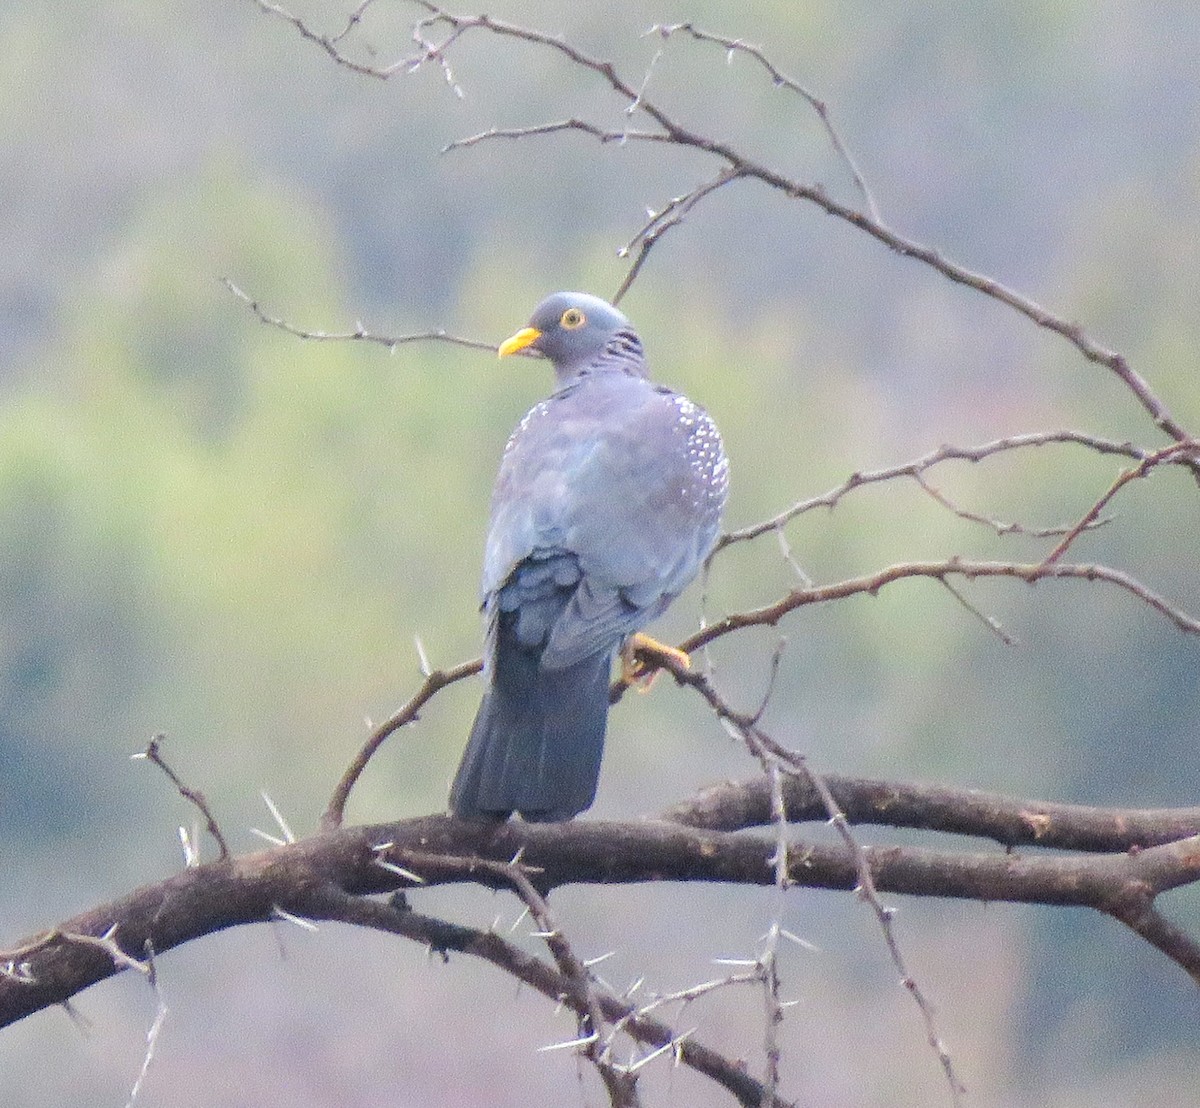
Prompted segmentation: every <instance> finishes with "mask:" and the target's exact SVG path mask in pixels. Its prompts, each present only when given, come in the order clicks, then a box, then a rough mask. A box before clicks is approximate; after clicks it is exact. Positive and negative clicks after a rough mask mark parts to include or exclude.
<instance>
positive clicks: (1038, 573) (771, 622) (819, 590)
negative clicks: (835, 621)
mask: <svg viewBox="0 0 1200 1108" xmlns="http://www.w3.org/2000/svg"><path fill="white" fill-rule="evenodd" d="M919 577H927V578H932V579H933V580H935V581H944V580H946V579H947V578H955V577H963V578H966V579H967V580H968V581H974V580H976V579H978V578H981V577H1009V578H1014V579H1016V580H1019V581H1024V582H1026V583H1027V584H1030V585H1034V584H1037V582H1039V581H1046V580H1061V579H1074V580H1080V581H1104V582H1106V583H1108V584H1110V585H1116V586H1117V587H1118V588H1121V589H1124V590H1125V591H1126V592H1128V593H1131V594H1132V595H1133V596H1136V597H1137V598H1138V599H1139V600H1141V601H1143V602H1144V603H1146V604H1148V605H1149V606H1150V607H1151V608H1153V609H1154V610H1155V611H1157V612H1159V613H1160V614H1161V615H1163V616H1166V618H1167V619H1169V620H1170V621H1171V622H1172V623H1173V624H1175V626H1176V627H1178V628H1179V630H1181V631H1186V632H1187V633H1188V634H1190V635H1200V619H1197V618H1196V617H1195V616H1193V615H1190V614H1189V613H1187V612H1185V611H1184V610H1183V609H1182V608H1177V607H1176V606H1175V605H1173V604H1171V603H1170V602H1169V601H1168V600H1166V599H1165V598H1164V597H1162V596H1160V595H1159V594H1158V593H1156V592H1154V591H1153V590H1151V589H1150V588H1148V587H1147V586H1146V585H1143V584H1142V583H1141V582H1140V581H1138V580H1137V579H1136V578H1134V577H1132V576H1130V575H1129V574H1128V573H1125V572H1123V571H1122V570H1119V569H1112V568H1110V567H1109V566H1103V565H1075V564H1071V563H1062V562H1056V563H1054V564H1053V565H1044V564H1040V563H1039V564H1036V565H1034V564H1027V563H1020V562H970V561H966V560H964V559H961V558H949V559H947V560H945V561H940V562H899V563H897V564H896V565H891V566H888V567H886V568H885V569H881V570H879V571H878V572H876V573H871V574H867V575H866V576H864V577H852V578H849V579H847V580H845V581H838V582H837V583H835V584H832V585H816V586H813V587H811V588H800V589H793V590H792V591H791V592H790V593H788V594H787V595H786V596H784V597H783V598H782V599H780V600H777V601H776V602H775V603H773V604H768V605H765V606H764V607H762V608H756V609H754V610H753V611H747V612H738V613H736V614H734V615H729V616H726V617H725V618H724V619H720V620H717V621H716V622H715V623H711V624H709V625H708V626H707V627H705V628H703V629H702V630H700V631H697V632H696V633H695V634H693V635H689V636H688V638H686V639H684V641H683V642H682V643H680V646H679V648H680V649H681V650H684V651H686V652H687V653H689V654H690V653H691V652H692V651H693V650H699V649H700V648H701V647H702V646H707V645H708V644H709V643H710V642H713V641H714V640H716V639H719V638H721V637H722V636H723V635H727V634H729V632H730V631H735V630H739V629H741V628H743V627H774V626H775V625H776V624H778V622H779V621H780V620H781V619H782V618H783V617H784V616H785V615H787V614H788V613H789V612H794V611H795V610H796V609H797V608H803V607H806V606H808V605H810V604H823V603H826V602H827V601H830V600H841V599H844V598H846V597H850V596H860V595H867V596H874V595H875V594H876V593H878V592H879V590H880V589H882V588H883V587H884V586H885V585H890V584H893V583H894V582H896V581H903V580H906V579H911V578H919Z"/></svg>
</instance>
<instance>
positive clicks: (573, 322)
mask: <svg viewBox="0 0 1200 1108" xmlns="http://www.w3.org/2000/svg"><path fill="white" fill-rule="evenodd" d="M558 322H559V323H561V324H562V325H563V326H564V327H565V328H566V329H567V330H568V331H574V330H575V329H576V328H578V327H582V326H583V325H584V324H585V323H586V322H587V316H585V315H584V314H583V312H581V311H580V310H579V309H578V308H568V309H567V310H566V311H565V312H563V314H562V317H561V318H560V319H559V321H558Z"/></svg>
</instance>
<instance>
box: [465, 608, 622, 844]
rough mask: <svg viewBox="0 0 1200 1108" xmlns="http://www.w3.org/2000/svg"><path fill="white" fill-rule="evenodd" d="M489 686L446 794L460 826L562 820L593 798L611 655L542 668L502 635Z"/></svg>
mask: <svg viewBox="0 0 1200 1108" xmlns="http://www.w3.org/2000/svg"><path fill="white" fill-rule="evenodd" d="M496 645H497V649H496V662H495V665H494V667H493V672H492V684H491V687H490V688H489V689H488V691H487V692H486V693H485V694H484V697H483V702H482V703H481V704H480V705H479V713H478V715H476V717H475V723H474V726H472V728H471V738H470V740H469V741H468V742H467V749H466V752H465V753H464V754H463V758H462V763H461V764H460V765H459V767H458V773H457V774H456V775H455V778H454V785H453V786H452V787H451V790H450V808H451V811H453V812H454V814H455V815H456V816H459V817H460V818H462V819H506V818H507V817H508V816H509V815H510V814H511V813H512V812H520V813H521V815H522V817H523V818H525V819H527V820H535V821H549V820H565V819H570V818H571V817H572V816H574V815H576V814H577V813H579V812H582V811H583V810H584V809H585V808H587V807H589V806H590V805H591V803H592V801H593V800H594V799H595V796H596V783H597V781H598V779H599V777H600V755H601V752H602V751H603V749H604V728H605V723H606V722H607V717H608V680H609V673H610V671H611V668H612V651H604V652H603V653H600V654H594V655H592V656H591V657H589V658H584V659H583V660H582V661H580V662H576V663H575V664H574V665H573V666H568V667H566V668H565V669H543V668H542V667H541V664H540V662H541V651H540V650H530V649H528V648H524V647H522V646H520V645H519V644H518V643H517V642H516V641H515V639H513V638H511V637H509V636H508V635H505V634H504V633H503V631H502V632H501V636H500V641H499V642H498V643H497V644H496Z"/></svg>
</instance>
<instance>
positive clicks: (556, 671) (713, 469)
mask: <svg viewBox="0 0 1200 1108" xmlns="http://www.w3.org/2000/svg"><path fill="white" fill-rule="evenodd" d="M571 312H577V313H579V315H580V317H581V319H582V322H580V323H577V324H575V326H574V327H568V326H567V322H569V321H573V320H574V316H572V315H570V314H569V313H571ZM531 336H532V337H531ZM509 343H511V344H514V346H513V348H514V349H515V348H517V347H519V346H526V345H528V346H532V347H534V348H536V349H540V350H541V351H542V352H543V353H544V354H546V356H547V357H549V358H550V360H551V362H552V363H553V365H554V369H555V374H556V377H557V385H558V387H557V388H556V390H555V391H554V392H553V393H552V394H551V395H550V396H549V397H547V398H546V399H545V400H543V401H542V402H541V403H539V404H537V405H535V406H534V407H533V408H532V409H531V410H530V411H529V412H528V414H526V416H525V418H524V419H522V420H521V423H520V425H519V426H518V427H517V429H516V430H515V431H514V432H513V434H512V437H511V438H510V439H509V441H508V444H507V445H506V447H505V449H504V456H503V458H502V460H501V464H500V472H499V474H498V476H497V478H496V486H495V490H494V492H493V496H492V513H491V524H490V527H489V532H488V540H487V548H486V553H485V558H484V569H483V582H482V593H483V608H484V612H485V614H486V619H487V643H486V647H485V653H484V658H485V676H486V679H487V681H488V689H487V691H486V692H485V694H484V698H483V702H482V703H481V705H480V708H479V713H478V715H477V717H476V720H475V724H474V726H473V728H472V732H471V738H470V740H469V742H468V745H467V749H466V752H465V753H464V755H463V760H462V764H461V765H460V766H459V770H458V774H457V776H456V778H455V781H454V786H453V788H452V790H451V797H450V802H451V808H452V809H453V811H454V812H455V814H456V815H459V816H463V817H466V818H500V819H502V818H505V817H507V816H508V815H509V814H510V813H512V812H513V811H518V812H520V813H521V814H522V815H523V816H524V818H526V819H534V820H554V819H569V818H570V817H571V816H573V815H575V814H576V813H578V812H580V811H582V810H584V809H585V808H587V807H588V806H589V805H590V804H591V803H592V800H593V799H594V797H595V790H596V782H597V778H598V776H599V770H600V755H601V750H602V747H603V742H604V731H605V722H606V717H607V711H608V680H609V673H610V670H611V666H612V659H613V657H614V655H615V654H616V652H617V650H618V649H619V648H620V646H621V644H622V643H623V642H624V640H625V639H626V638H627V637H628V636H629V635H631V634H633V633H634V632H635V631H637V630H639V629H640V628H642V627H643V626H645V625H646V624H647V623H649V622H650V621H651V620H653V619H654V618H655V617H657V616H658V615H660V614H661V613H662V612H663V611H665V609H666V608H667V606H668V605H669V604H670V603H671V601H672V600H674V599H675V597H676V596H678V595H679V593H680V592H681V591H682V590H683V589H684V588H685V587H686V586H687V585H688V583H689V582H690V581H691V580H692V579H693V578H694V577H695V576H696V573H697V572H698V571H699V569H700V566H701V565H702V564H703V562H704V559H705V558H706V557H707V556H708V554H709V552H710V551H711V550H712V547H713V544H714V543H715V542H716V538H717V534H718V530H719V526H720V517H721V510H722V507H723V506H724V503H725V496H726V491H727V487H728V479H729V466H728V461H727V459H726V457H725V452H724V449H723V447H722V444H721V437H720V435H719V433H718V432H717V429H716V426H715V425H714V423H713V422H712V420H711V419H710V418H709V416H708V414H707V413H706V412H705V411H704V410H703V409H702V408H700V407H699V406H698V405H696V404H694V403H692V402H691V401H690V400H688V399H687V398H686V397H684V396H681V395H680V394H678V393H676V392H673V391H672V390H670V389H668V388H665V387H663V386H660V385H655V384H653V383H652V382H651V381H650V380H649V379H648V378H647V376H646V362H645V357H644V354H643V351H642V344H641V341H640V340H639V339H638V336H637V334H636V333H635V332H634V330H633V328H632V326H631V325H630V323H629V321H628V320H627V319H626V318H625V317H624V316H623V315H622V314H621V313H620V312H619V311H617V309H615V308H613V307H612V306H611V305H609V304H606V303H605V302H604V301H602V300H599V299H597V298H596V297H592V296H587V295H585V294H582V293H557V294H555V295H554V296H552V297H549V298H548V299H547V300H545V301H543V303H542V304H541V305H539V306H538V308H537V309H536V311H535V312H534V314H533V317H532V319H531V321H530V328H529V329H526V330H525V331H523V332H518V334H517V335H516V336H514V337H513V339H511V340H509ZM507 345H508V344H506V346H507ZM501 349H502V352H504V349H505V348H504V347H502V348H501Z"/></svg>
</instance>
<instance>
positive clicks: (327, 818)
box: [321, 658, 483, 830]
mask: <svg viewBox="0 0 1200 1108" xmlns="http://www.w3.org/2000/svg"><path fill="white" fill-rule="evenodd" d="M482 669H483V659H482V658H474V659H472V660H471V661H469V662H460V663H459V664H458V665H456V666H453V667H451V668H450V669H437V670H434V671H433V672H432V673H429V674H428V675H427V676H426V677H425V680H424V682H423V683H422V685H421V687H420V688H419V689H417V691H416V692H415V693H413V695H412V696H411V697H410V698H409V700H408V702H407V703H406V704H404V706H403V707H401V708H398V709H397V710H396V711H395V712H393V713H392V714H391V715H390V716H388V718H387V719H385V720H384V721H383V722H382V723H381V724H379V726H378V727H376V728H375V729H374V730H373V731H372V732H371V734H370V735H369V736H368V738H367V741H366V742H365V743H363V746H362V749H361V750H359V752H358V754H357V755H355V757H354V760H353V761H352V762H351V763H350V765H349V766H347V767H346V771H345V773H343V774H342V777H341V780H339V781H338V783H337V785H336V787H335V788H334V790H333V795H332V796H331V797H330V798H329V803H328V805H326V808H325V814H324V815H323V816H322V817H321V827H322V828H323V829H325V830H329V829H330V828H333V827H340V826H341V825H342V820H343V818H344V816H345V811H346V801H347V800H349V798H350V792H351V790H352V789H353V788H354V786H355V783H356V782H357V781H358V779H359V778H360V777H361V776H362V773H363V770H365V769H366V768H367V763H368V762H370V760H371V758H372V757H373V756H374V754H375V752H376V751H377V750H378V749H379V748H380V746H382V745H383V743H384V740H386V739H387V738H388V736H389V735H392V734H393V733H394V732H396V731H399V730H400V728H401V727H405V726H407V725H408V724H410V723H414V722H415V721H416V720H417V719H418V718H419V716H420V712H421V709H422V708H423V707H424V706H425V705H426V704H427V703H428V702H429V700H430V699H431V698H432V697H433V696H434V695H435V694H436V693H438V692H440V691H441V690H442V689H444V688H445V687H446V686H447V685H453V684H454V683H455V682H456V681H462V680H463V679H464V678H467V677H473V676H474V675H475V674H477V673H479V672H480V671H481V670H482Z"/></svg>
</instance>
